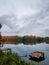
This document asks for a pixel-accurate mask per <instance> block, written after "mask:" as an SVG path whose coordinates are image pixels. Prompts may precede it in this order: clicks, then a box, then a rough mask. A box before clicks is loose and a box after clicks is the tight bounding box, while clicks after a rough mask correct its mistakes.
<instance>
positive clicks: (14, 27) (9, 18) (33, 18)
mask: <svg viewBox="0 0 49 65" xmlns="http://www.w3.org/2000/svg"><path fill="white" fill-rule="evenodd" d="M0 23H2V24H3V27H2V30H1V31H2V34H3V35H16V34H19V35H24V34H33V35H40V36H49V0H0ZM7 32H8V33H7Z"/></svg>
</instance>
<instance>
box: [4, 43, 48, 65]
mask: <svg viewBox="0 0 49 65" xmlns="http://www.w3.org/2000/svg"><path fill="white" fill-rule="evenodd" d="M3 48H11V49H12V51H13V52H14V53H16V52H17V53H18V54H19V56H21V57H22V58H24V59H25V60H27V61H30V60H29V54H30V53H32V52H36V51H40V52H44V54H45V60H43V61H41V62H39V65H49V44H46V43H37V44H35V45H24V44H23V43H22V44H20V43H19V44H17V45H9V44H7V45H6V44H5V45H4V47H3ZM25 55H27V57H23V56H25ZM31 62H34V63H35V61H31Z"/></svg>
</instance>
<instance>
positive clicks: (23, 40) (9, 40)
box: [0, 35, 49, 44]
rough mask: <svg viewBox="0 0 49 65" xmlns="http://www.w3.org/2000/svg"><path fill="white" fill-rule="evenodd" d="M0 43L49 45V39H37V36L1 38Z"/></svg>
mask: <svg viewBox="0 0 49 65" xmlns="http://www.w3.org/2000/svg"><path fill="white" fill-rule="evenodd" d="M0 42H1V43H2V44H4V43H5V44H18V43H24V44H36V43H42V42H46V43H49V37H37V36H29V35H26V36H1V38H0Z"/></svg>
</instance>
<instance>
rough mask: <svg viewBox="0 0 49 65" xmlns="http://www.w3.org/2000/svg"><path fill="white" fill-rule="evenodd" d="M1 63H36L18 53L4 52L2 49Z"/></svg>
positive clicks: (23, 64)
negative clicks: (27, 60) (26, 59)
mask: <svg viewBox="0 0 49 65" xmlns="http://www.w3.org/2000/svg"><path fill="white" fill-rule="evenodd" d="M0 65H35V64H33V63H30V62H26V61H25V60H23V59H21V58H20V57H19V56H18V54H17V53H12V52H8V53H4V52H2V51H1V50H0Z"/></svg>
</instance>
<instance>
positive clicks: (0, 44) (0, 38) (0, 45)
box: [0, 24, 3, 47]
mask: <svg viewBox="0 0 49 65" xmlns="http://www.w3.org/2000/svg"><path fill="white" fill-rule="evenodd" d="M1 28H2V25H1V24H0V29H1ZM1 41H2V36H1V32H0V47H2V46H3V45H2V43H1Z"/></svg>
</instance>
